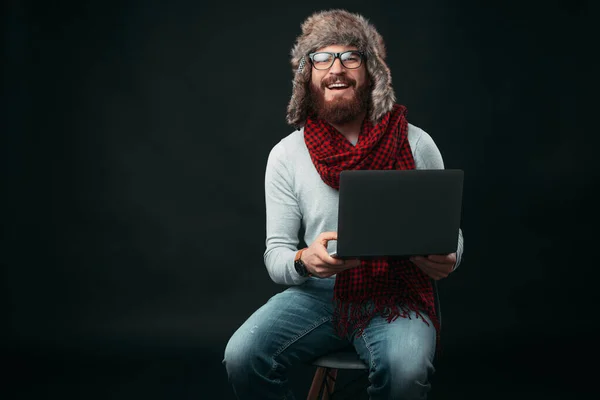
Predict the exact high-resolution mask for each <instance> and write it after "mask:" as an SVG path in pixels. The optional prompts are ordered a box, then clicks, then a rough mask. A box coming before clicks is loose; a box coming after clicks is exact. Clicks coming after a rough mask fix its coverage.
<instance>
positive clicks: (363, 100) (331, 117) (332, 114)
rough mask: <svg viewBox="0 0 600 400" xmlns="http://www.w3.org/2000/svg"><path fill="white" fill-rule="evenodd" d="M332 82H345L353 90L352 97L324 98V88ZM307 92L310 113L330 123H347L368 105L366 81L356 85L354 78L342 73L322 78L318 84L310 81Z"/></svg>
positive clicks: (368, 91) (368, 92) (368, 88)
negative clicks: (308, 94)
mask: <svg viewBox="0 0 600 400" xmlns="http://www.w3.org/2000/svg"><path fill="white" fill-rule="evenodd" d="M334 82H338V83H345V84H347V85H348V86H349V89H350V90H353V91H354V93H353V95H352V97H351V98H341V97H337V96H336V97H334V98H333V99H332V100H329V101H327V100H325V88H326V87H327V85H329V84H331V83H334ZM309 92H310V96H309V100H310V101H309V110H310V112H311V114H313V115H314V116H316V117H317V118H320V119H323V120H325V121H327V122H329V123H330V124H336V125H343V124H345V123H348V122H350V121H352V120H354V119H355V118H357V117H358V116H359V115H360V114H361V113H362V112H364V111H366V110H367V109H368V107H369V97H370V96H369V95H370V87H369V84H368V82H366V83H363V84H362V85H361V86H359V87H357V86H356V81H355V80H354V79H351V78H349V77H347V76H344V75H340V76H338V77H337V78H336V77H333V78H329V79H324V80H323V81H322V82H321V85H320V86H317V85H314V84H313V83H312V82H311V83H310V84H309Z"/></svg>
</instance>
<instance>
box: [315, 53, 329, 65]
mask: <svg viewBox="0 0 600 400" xmlns="http://www.w3.org/2000/svg"><path fill="white" fill-rule="evenodd" d="M330 61H331V54H329V53H315V54H313V62H315V63H328V62H330Z"/></svg>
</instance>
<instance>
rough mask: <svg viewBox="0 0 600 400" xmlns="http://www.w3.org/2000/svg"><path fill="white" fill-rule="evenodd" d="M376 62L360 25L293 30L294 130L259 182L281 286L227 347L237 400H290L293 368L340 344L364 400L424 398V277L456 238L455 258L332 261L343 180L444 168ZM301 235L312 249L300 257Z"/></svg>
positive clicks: (429, 324) (271, 265)
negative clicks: (365, 379)
mask: <svg viewBox="0 0 600 400" xmlns="http://www.w3.org/2000/svg"><path fill="white" fill-rule="evenodd" d="M384 60H385V48H384V44H383V40H382V38H381V36H380V35H379V34H378V33H377V31H376V30H375V28H374V27H373V26H372V25H371V24H370V23H369V22H368V21H367V20H366V19H365V18H363V17H362V16H360V15H357V14H352V13H349V12H347V11H344V10H331V11H325V12H318V13H315V14H313V15H312V16H310V17H309V18H308V19H307V20H306V21H305V22H304V23H303V24H302V33H301V35H300V36H299V37H298V39H297V41H296V44H295V46H294V47H293V49H292V67H293V70H294V71H295V77H294V89H293V95H292V98H291V101H290V103H289V106H288V115H287V120H288V122H289V123H290V124H291V125H294V126H297V127H301V128H299V129H298V130H296V131H295V132H293V133H292V134H290V135H289V136H287V137H285V138H284V139H283V140H281V141H280V142H279V143H278V144H277V145H275V146H274V147H273V149H272V151H271V153H270V154H269V158H268V161H267V168H266V174H265V197H266V209H267V238H266V251H265V254H264V256H265V264H266V267H267V270H268V272H269V275H270V277H271V279H272V280H273V281H275V282H276V283H281V284H285V285H290V287H289V288H288V289H286V290H285V291H283V292H281V293H278V294H277V295H275V296H273V297H272V298H271V299H270V300H269V301H268V302H267V303H266V304H265V305H264V306H263V307H261V308H260V309H259V310H257V311H256V312H255V313H254V314H253V315H252V316H250V318H248V320H247V321H246V322H245V323H244V324H243V325H242V326H241V327H240V328H239V329H238V330H237V331H236V332H235V334H234V335H233V336H232V338H231V339H230V341H229V343H228V345H227V348H226V349H225V358H224V364H225V366H226V369H227V373H228V376H229V380H230V382H231V384H232V386H233V390H234V392H235V393H236V395H237V396H238V398H240V399H263V400H264V399H284V398H285V399H292V398H294V396H293V394H292V393H291V392H290V391H289V388H288V380H287V371H288V368H289V367H290V366H292V365H294V364H297V363H307V362H310V361H311V360H313V359H315V358H316V357H318V356H321V355H323V354H326V353H329V352H332V351H334V350H338V349H341V348H344V347H346V346H349V345H352V346H354V348H355V349H356V351H357V353H358V354H359V356H360V358H361V359H362V360H363V361H365V363H367V365H368V366H369V381H370V386H369V388H368V392H369V395H370V398H371V399H422V398H425V397H426V393H427V392H428V391H429V389H430V384H429V378H430V375H431V374H432V373H433V371H434V368H433V365H432V360H433V356H434V352H435V349H436V341H437V340H436V339H437V338H438V329H439V323H438V320H437V315H436V311H435V307H434V300H433V293H432V284H431V279H436V280H437V279H441V278H444V277H446V276H448V274H449V273H450V272H451V271H452V270H453V269H454V268H455V267H456V266H457V265H458V264H459V262H460V259H461V254H462V247H463V245H462V233H461V234H459V237H458V238H457V240H458V244H459V246H458V251H457V253H453V254H448V255H444V256H439V255H438V256H429V257H425V258H420V257H417V258H412V259H411V261H410V262H409V261H393V262H391V261H390V262H389V263H388V262H386V261H383V260H374V261H360V260H346V261H343V260H339V259H335V258H332V257H331V256H330V255H329V251H334V250H335V240H336V238H337V234H336V232H335V231H336V229H337V207H338V190H337V189H338V188H339V172H340V171H341V170H344V169H414V168H418V169H441V168H443V161H442V157H441V155H440V152H439V151H438V149H437V147H436V145H435V143H434V142H433V140H432V138H431V137H430V136H429V135H428V134H427V133H425V132H424V131H423V130H421V129H419V128H417V127H415V126H413V125H410V124H408V122H407V120H406V117H405V114H406V109H405V108H404V107H403V106H400V105H397V104H395V96H394V92H393V89H392V86H391V76H390V71H389V69H388V67H387V65H386V64H385V62H384ZM301 227H303V228H304V231H305V234H304V241H305V243H310V246H308V247H307V248H302V249H298V244H299V242H300V241H299V237H298V232H299V230H300V228H301ZM398 229H403V227H398ZM432 229H435V228H434V227H432ZM329 242H331V243H329Z"/></svg>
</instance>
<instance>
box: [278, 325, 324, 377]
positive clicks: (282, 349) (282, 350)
mask: <svg viewBox="0 0 600 400" xmlns="http://www.w3.org/2000/svg"><path fill="white" fill-rule="evenodd" d="M328 321H331V317H322V318H321V319H320V320H317V321H315V322H314V323H313V324H312V325H309V326H308V327H307V328H306V329H305V330H303V331H301V332H300V333H299V334H298V335H296V336H294V337H293V338H292V339H290V340H288V341H287V342H286V343H284V344H283V345H282V346H281V347H280V348H279V349H278V350H277V351H276V352H275V353H273V355H272V356H271V358H272V360H273V364H272V366H271V370H270V371H269V375H270V374H271V373H273V371H275V369H277V362H275V358H276V357H277V356H279V355H280V354H281V353H283V352H284V351H285V349H287V348H288V347H290V346H291V345H292V344H293V343H295V342H297V341H298V340H299V339H300V338H302V337H304V336H306V334H307V333H308V332H310V331H312V330H314V329H315V328H317V327H319V326H321V325H323V324H324V323H326V322H328ZM267 376H268V375H267Z"/></svg>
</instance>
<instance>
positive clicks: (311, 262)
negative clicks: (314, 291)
mask: <svg viewBox="0 0 600 400" xmlns="http://www.w3.org/2000/svg"><path fill="white" fill-rule="evenodd" d="M330 240H337V232H323V233H321V234H320V235H319V236H317V238H316V239H315V241H314V242H312V244H311V245H310V246H308V248H307V249H306V250H304V251H303V252H302V256H301V257H300V259H301V260H302V262H303V263H304V265H306V268H307V269H308V271H309V272H310V273H311V274H312V275H314V276H317V277H319V278H329V277H330V276H333V275H335V274H339V273H340V272H342V271H345V270H347V269H350V268H355V267H358V266H359V265H360V260H357V259H354V260H340V259H337V258H333V257H331V256H330V255H329V253H328V252H327V242H329V241H330Z"/></svg>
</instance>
